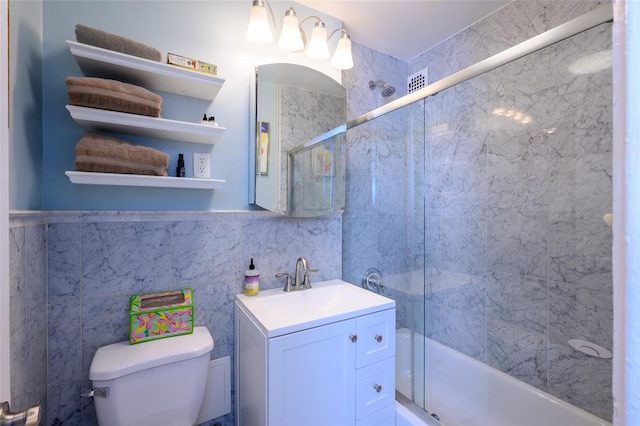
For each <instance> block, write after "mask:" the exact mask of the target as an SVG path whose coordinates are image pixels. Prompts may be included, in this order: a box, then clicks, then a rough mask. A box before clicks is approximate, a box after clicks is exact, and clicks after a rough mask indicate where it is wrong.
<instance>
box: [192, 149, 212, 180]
mask: <svg viewBox="0 0 640 426" xmlns="http://www.w3.org/2000/svg"><path fill="white" fill-rule="evenodd" d="M193 177H196V178H210V177H211V154H209V153H208V152H194V153H193Z"/></svg>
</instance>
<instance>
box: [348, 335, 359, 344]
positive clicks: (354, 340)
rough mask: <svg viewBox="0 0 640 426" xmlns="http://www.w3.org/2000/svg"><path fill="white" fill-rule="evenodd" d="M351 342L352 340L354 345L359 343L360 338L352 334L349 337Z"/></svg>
mask: <svg viewBox="0 0 640 426" xmlns="http://www.w3.org/2000/svg"><path fill="white" fill-rule="evenodd" d="M349 340H351V341H352V342H353V343H355V342H357V341H358V336H356V335H355V334H352V335H350V336H349Z"/></svg>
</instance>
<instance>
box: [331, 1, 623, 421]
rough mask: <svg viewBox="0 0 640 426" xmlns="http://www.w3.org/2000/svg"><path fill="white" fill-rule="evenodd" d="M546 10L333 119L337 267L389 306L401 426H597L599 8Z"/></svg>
mask: <svg viewBox="0 0 640 426" xmlns="http://www.w3.org/2000/svg"><path fill="white" fill-rule="evenodd" d="M548 3H549V4H548V5H547V6H545V7H544V8H545V11H544V12H540V11H539V10H536V13H538V12H540V13H538V15H537V16H538V17H539V15H540V14H543V15H544V14H545V13H546V16H547V18H548V22H545V25H547V28H552V29H550V30H549V31H546V32H544V33H542V34H540V35H538V36H535V37H533V38H530V39H529V40H527V41H525V42H523V43H521V44H518V45H516V46H515V47H512V48H509V49H507V50H504V51H502V52H501V53H498V54H496V55H494V56H492V57H490V58H489V59H487V60H483V61H481V62H478V63H477V64H475V65H472V66H470V67H468V68H464V69H463V70H462V71H458V72H454V73H453V74H451V75H449V77H445V78H442V79H440V80H438V81H436V82H435V83H432V84H430V85H428V86H427V87H425V88H423V89H421V90H418V91H416V92H413V93H411V94H409V95H406V96H404V97H401V98H399V99H397V100H395V101H392V102H391V103H388V104H386V105H385V106H384V107H381V108H378V109H375V110H373V111H371V112H369V113H367V114H365V115H363V116H360V117H359V118H357V119H355V120H352V121H351V122H349V123H348V125H347V128H348V131H347V143H348V148H347V150H348V151H347V152H348V155H347V157H348V165H347V171H348V177H347V180H348V192H347V207H346V208H345V211H344V215H343V277H344V278H345V279H346V280H348V281H351V282H354V283H356V282H360V280H361V279H362V276H363V274H364V272H365V271H366V270H368V269H369V268H376V269H377V270H379V271H380V274H381V276H382V277H381V278H380V283H383V285H382V286H380V288H384V294H385V295H386V296H387V297H391V298H393V299H395V300H396V307H397V317H396V318H397V320H396V322H397V324H396V325H397V328H398V332H397V333H398V334H397V339H398V340H397V347H398V350H397V355H396V359H397V362H398V364H397V370H396V385H397V386H396V387H397V393H396V394H397V395H398V396H399V397H398V401H402V404H397V406H398V410H397V419H398V421H397V424H398V425H409V424H419V423H427V424H435V425H437V424H442V425H444V426H462V425H473V426H482V425H491V426H501V425H502V426H507V425H509V426H510V425H518V426H525V425H536V426H541V425H542V426H545V425H549V426H551V425H554V426H555V425H563V426H568V425H581V426H583V425H588V426H591V425H610V423H608V422H609V421H611V418H612V409H613V401H612V397H611V377H612V365H611V359H610V353H609V352H608V351H607V349H609V350H610V349H611V347H612V345H613V342H612V339H613V337H612V334H613V332H612V328H613V308H612V277H611V241H612V235H611V229H610V228H609V226H608V225H607V224H606V223H605V222H604V221H603V220H602V217H603V215H605V214H607V213H610V212H611V208H612V207H611V206H612V178H611V176H612V174H611V164H612V157H611V155H612V154H611V152H612V150H611V146H612V108H611V105H612V69H611V32H612V23H611V20H612V10H611V9H612V8H611V5H610V4H605V5H604V6H600V7H596V6H593V5H594V3H591V6H589V7H592V8H593V7H595V8H594V9H593V10H591V11H588V12H587V13H586V14H582V15H581V16H579V17H578V18H576V19H572V20H571V19H567V20H566V21H567V22H566V23H564V24H561V25H558V24H559V23H560V22H557V21H556V20H554V19H555V18H557V16H558V14H559V13H561V12H566V11H567V10H566V9H562V10H560V9H554V8H561V7H562V4H569V3H570V2H566V3H565V2H548ZM586 3H587V2H584V3H582V4H581V5H578V6H574V7H584V4H586ZM514 4H515V6H518V4H519V5H520V6H518V7H523V8H527V7H532V8H534V7H537V6H535V5H536V4H538V2H514ZM545 4H546V3H545ZM572 4H573V3H572ZM575 4H578V2H576V3H575ZM512 6H513V4H512ZM515 6H514V7H515ZM552 9H553V10H552ZM529 12H531V11H529ZM523 15H526V16H527V19H526V21H527V24H526V26H527V27H530V26H533V24H532V23H530V22H529V21H528V19H529V18H528V17H529V16H531V15H533V13H529V14H527V13H523ZM577 15H580V14H579V13H576V14H575V15H574V16H577ZM550 17H553V18H554V19H552V18H550ZM496 19H498V18H496ZM516 21H517V19H516ZM494 24H495V23H494ZM509 24H510V23H509ZM505 25H506V24H505ZM554 26H555V27H554ZM522 31H523V30H522ZM476 34H477V33H476ZM494 41H495V40H494ZM458 42H460V41H458ZM460 43H461V42H460ZM471 44H472V46H471V47H469V48H470V49H477V45H473V43H471ZM496 44H498V45H499V44H500V43H499V42H497V43H496ZM456 47H458V46H456ZM493 47H495V46H493ZM445 50H447V52H445ZM454 50H456V49H441V50H436V51H435V53H434V54H433V56H432V57H429V58H427V59H430V61H431V63H436V61H437V63H438V64H441V63H442V62H446V63H459V62H460V61H459V59H458V58H456V57H455V56H453V55H455V54H456V52H453V51H454ZM457 50H459V51H464V46H463V48H459V49H457ZM486 50H487V51H491V49H490V48H487V49H486ZM494 51H499V49H495V50H494ZM446 54H450V55H451V57H446V56H443V55H446ZM457 54H458V55H460V53H457ZM424 62H427V61H426V60H425V61H424ZM441 66H444V65H441ZM454 71H455V70H454ZM443 75H444V73H443ZM382 77H384V76H382ZM363 141H366V142H364V143H363ZM363 159H370V163H366V161H363ZM365 163H366V164H365ZM363 164H364V166H363ZM402 188H404V190H403V189H402ZM576 339H578V340H576ZM570 342H571V343H570ZM576 342H581V343H578V344H576ZM438 419H439V422H438Z"/></svg>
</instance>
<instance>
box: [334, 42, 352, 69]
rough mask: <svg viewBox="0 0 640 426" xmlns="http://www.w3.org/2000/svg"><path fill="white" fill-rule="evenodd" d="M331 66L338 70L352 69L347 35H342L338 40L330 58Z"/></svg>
mask: <svg viewBox="0 0 640 426" xmlns="http://www.w3.org/2000/svg"><path fill="white" fill-rule="evenodd" d="M331 66H333V67H334V68H338V69H339V70H348V69H350V68H353V57H352V56H351V37H349V35H348V34H342V36H340V40H338V47H337V48H336V51H335V53H334V54H333V58H331Z"/></svg>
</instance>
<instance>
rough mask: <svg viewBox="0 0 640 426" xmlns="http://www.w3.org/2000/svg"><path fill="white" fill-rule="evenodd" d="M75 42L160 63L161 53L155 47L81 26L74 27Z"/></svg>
mask: <svg viewBox="0 0 640 426" xmlns="http://www.w3.org/2000/svg"><path fill="white" fill-rule="evenodd" d="M76 41H77V42H78V43H84V44H90V45H91V46H96V47H101V48H103V49H108V50H113V51H115V52H120V53H125V54H127V55H132V56H137V57H139V58H145V59H149V60H151V61H156V62H162V53H160V51H159V50H158V49H156V48H155V47H151V46H147V45H146V44H143V43H140V42H139V41H135V40H131V39H128V38H126V37H122V36H119V35H116V34H111V33H108V32H106V31H102V30H99V29H97V28H91V27H87V26H85V25H81V24H78V25H76Z"/></svg>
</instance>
